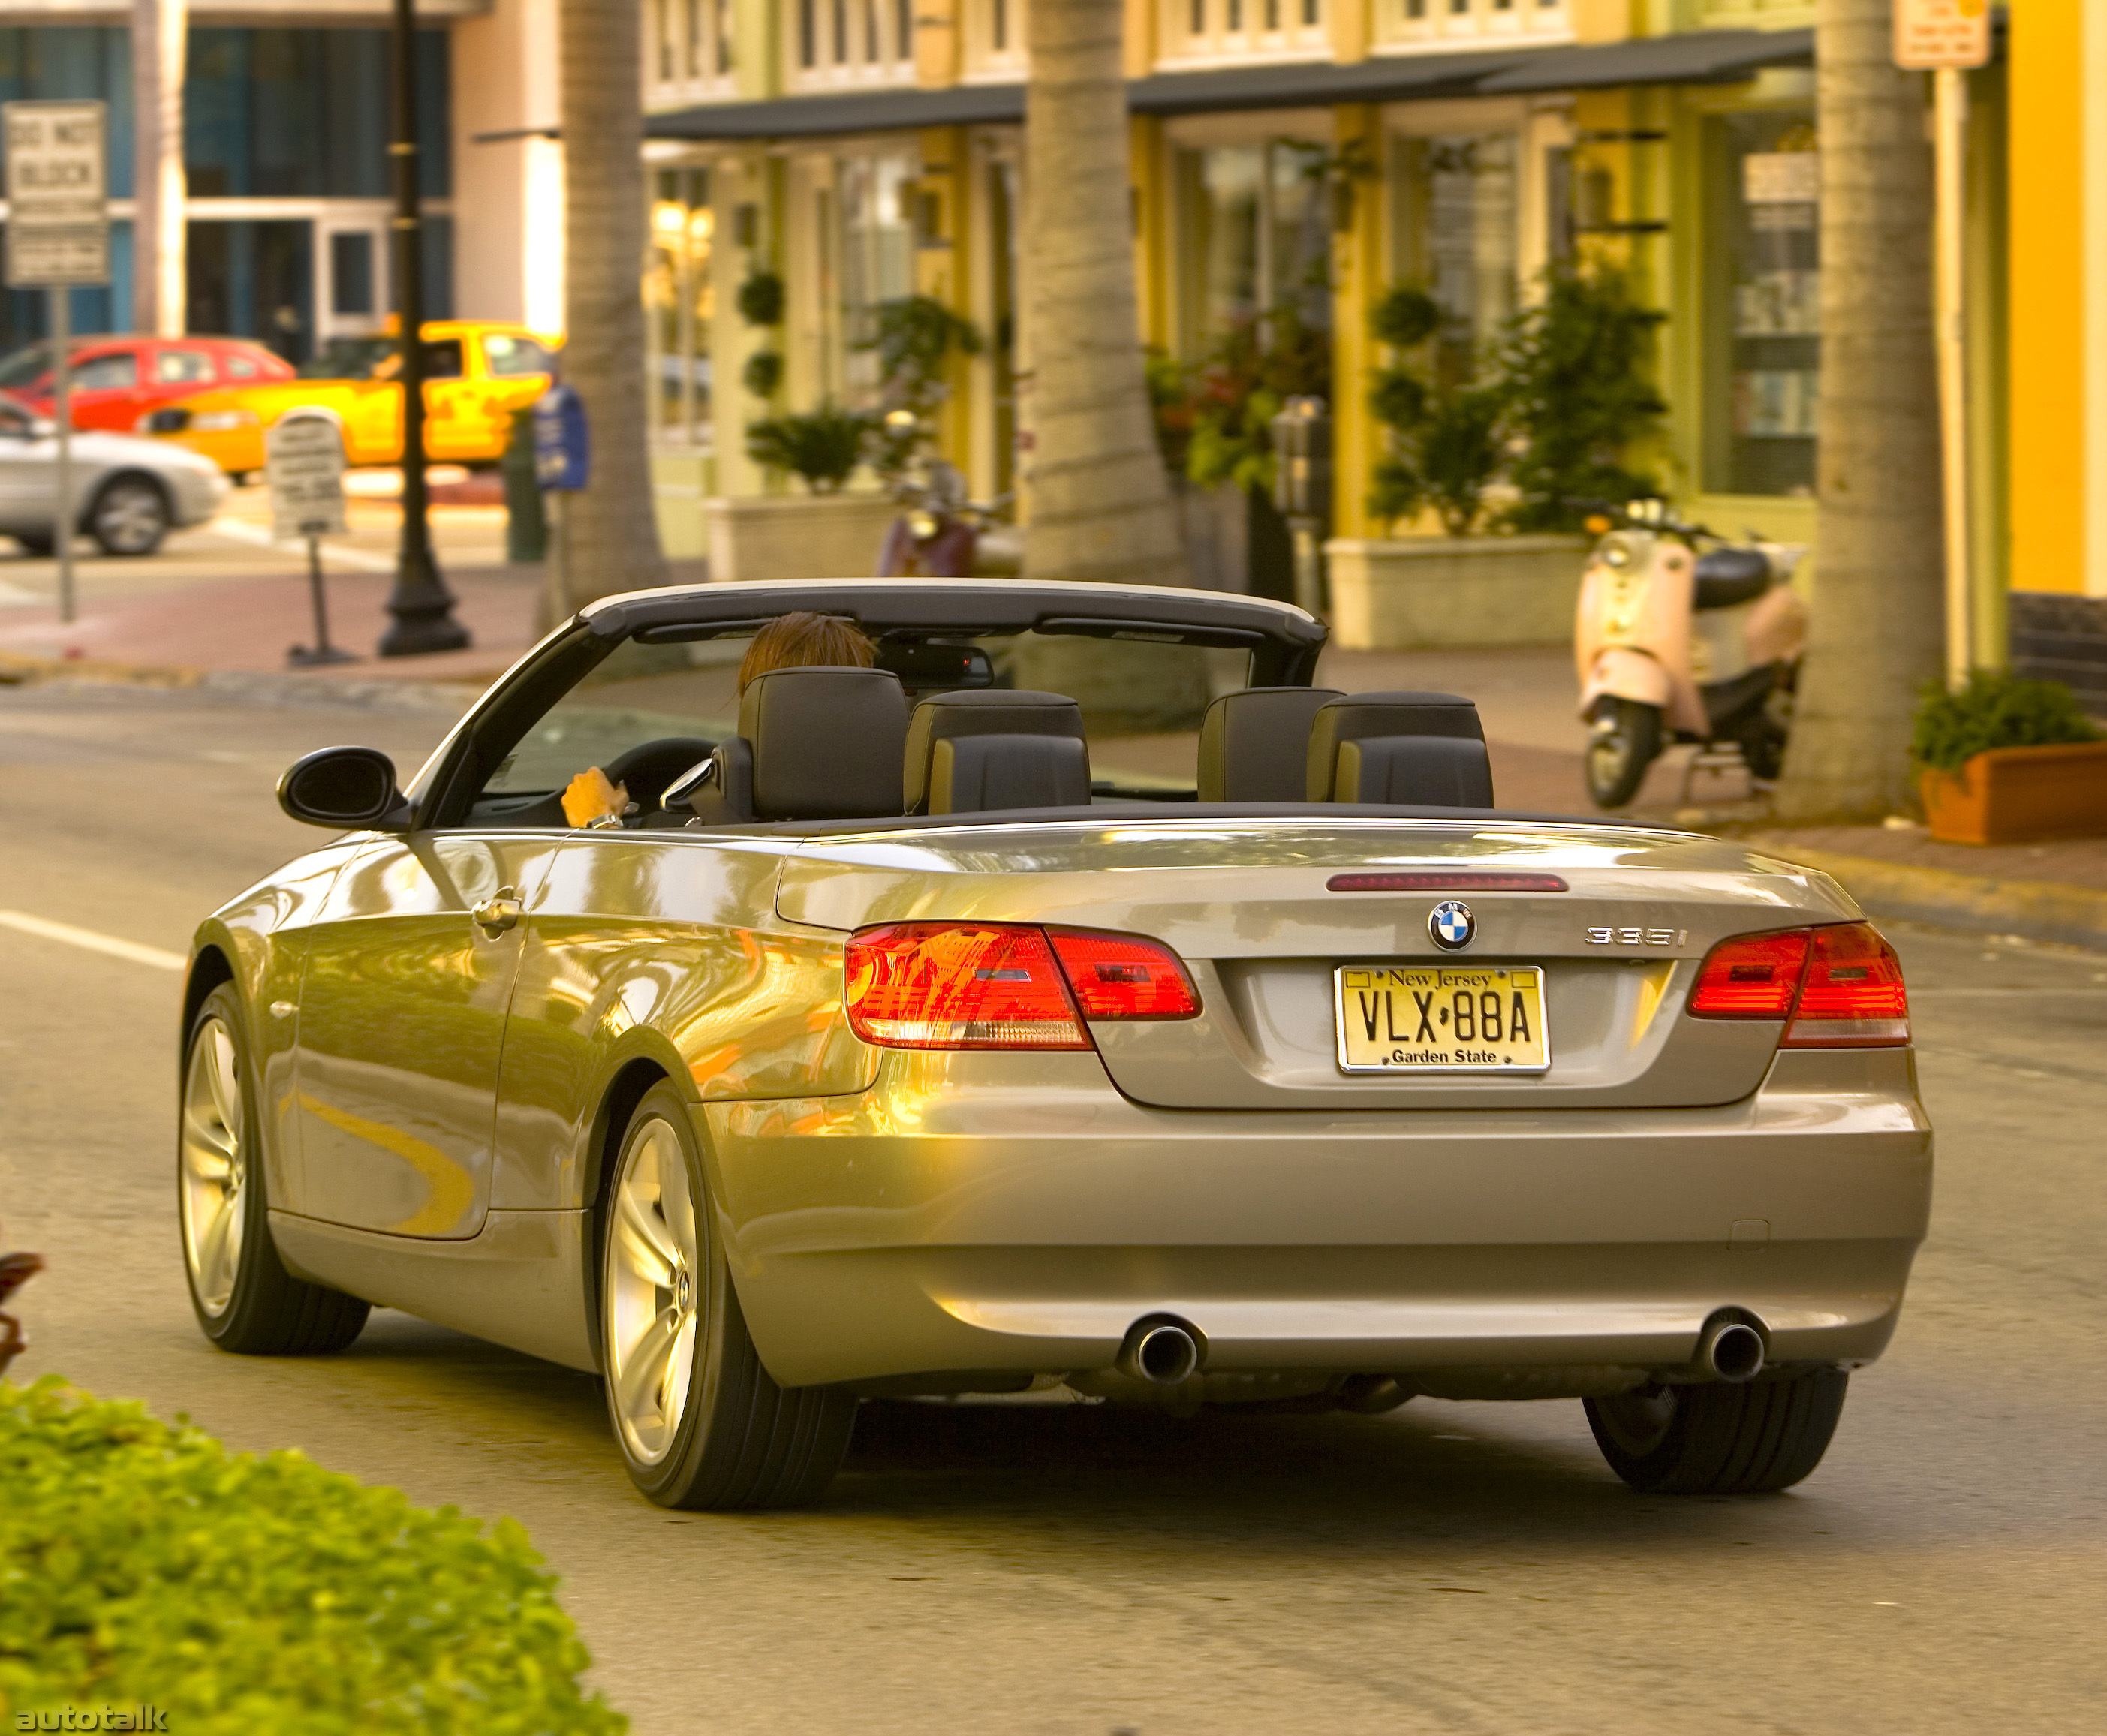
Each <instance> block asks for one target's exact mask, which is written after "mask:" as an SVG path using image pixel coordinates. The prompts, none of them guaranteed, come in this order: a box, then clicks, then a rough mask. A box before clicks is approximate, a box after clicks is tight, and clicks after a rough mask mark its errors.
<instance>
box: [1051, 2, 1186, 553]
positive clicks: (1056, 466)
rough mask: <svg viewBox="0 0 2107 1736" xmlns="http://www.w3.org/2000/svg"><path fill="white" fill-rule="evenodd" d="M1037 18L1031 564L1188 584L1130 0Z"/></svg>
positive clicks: (1068, 7) (1064, 5)
mask: <svg viewBox="0 0 2107 1736" xmlns="http://www.w3.org/2000/svg"><path fill="white" fill-rule="evenodd" d="M1027 16H1028V19H1029V36H1030V48H1031V82H1030V83H1029V85H1028V86H1027V96H1026V101H1025V120H1024V146H1025V156H1026V168H1027V174H1028V175H1029V177H1030V181H1029V186H1028V191H1027V196H1026V203H1025V212H1024V216H1025V223H1024V255H1025V258H1024V267H1025V282H1026V285H1027V294H1028V295H1029V297H1030V312H1029V330H1028V341H1029V343H1030V344H1031V363H1030V366H1031V375H1030V379H1029V382H1028V384H1027V393H1026V399H1025V407H1026V410H1027V421H1028V424H1029V425H1030V428H1031V442H1032V444H1031V453H1030V461H1029V464H1028V467H1027V471H1026V478H1025V479H1026V484H1027V487H1028V488H1029V489H1030V491H1031V533H1030V536H1028V538H1027V542H1026V554H1025V566H1026V571H1027V572H1028V573H1030V574H1031V576H1034V577H1037V578H1049V579H1098V580H1103V581H1107V582H1109V583H1121V582H1123V583H1126V584H1143V585H1184V584H1187V583H1189V582H1190V578H1189V575H1188V572H1187V570H1186V564H1185V551H1184V545H1183V544H1182V543H1181V542H1180V541H1179V534H1178V523H1177V518H1176V515H1175V509H1173V507H1172V505H1171V500H1170V484H1169V482H1168V481H1167V480H1166V478H1165V476H1164V473H1163V461H1162V460H1161V457H1160V456H1159V455H1158V454H1157V445H1156V433H1155V429H1154V426H1153V424H1152V422H1151V419H1150V412H1149V406H1148V388H1147V386H1146V384H1144V382H1143V374H1142V350H1141V340H1140V338H1139V325H1140V321H1139V313H1138V311H1137V309H1138V303H1137V299H1136V294H1135V289H1134V230H1133V221H1134V220H1133V214H1132V213H1133V204H1132V199H1133V195H1132V194H1131V192H1130V190H1129V186H1130V180H1129V174H1128V166H1127V114H1126V82H1125V77H1124V76H1123V72H1122V68H1121V55H1120V48H1121V33H1122V29H1123V28H1124V25H1125V9H1124V7H1123V6H1122V4H1121V0H1032V3H1031V7H1029V8H1027Z"/></svg>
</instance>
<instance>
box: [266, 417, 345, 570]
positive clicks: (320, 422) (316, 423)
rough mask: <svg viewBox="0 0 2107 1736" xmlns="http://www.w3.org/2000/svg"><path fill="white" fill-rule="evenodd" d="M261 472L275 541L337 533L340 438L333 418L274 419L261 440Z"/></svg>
mask: <svg viewBox="0 0 2107 1736" xmlns="http://www.w3.org/2000/svg"><path fill="white" fill-rule="evenodd" d="M263 473H264V476H265V477H266V478H267V480H268V481H269V482H270V485H271V519H272V536H275V537H276V538H277V539H278V540H279V541H281V542H290V541H292V540H293V539H294V537H297V536H331V535H336V534H340V533H341V532H343V530H344V433H343V430H342V429H340V428H339V427H338V426H337V424H336V422H335V419H333V418H331V417H329V416H324V415H313V414H312V413H310V414H308V415H301V414H300V413H299V411H297V410H296V411H294V413H293V414H292V415H288V416H284V417H281V418H280V419H279V420H278V421H277V422H276V423H274V424H272V428H271V431H270V433H268V434H267V435H266V436H265V437H264V441H263Z"/></svg>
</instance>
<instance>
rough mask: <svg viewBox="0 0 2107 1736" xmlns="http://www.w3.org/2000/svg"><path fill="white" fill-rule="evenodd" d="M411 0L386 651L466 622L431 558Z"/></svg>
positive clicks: (398, 77) (434, 645)
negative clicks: (396, 470) (393, 545)
mask: <svg viewBox="0 0 2107 1736" xmlns="http://www.w3.org/2000/svg"><path fill="white" fill-rule="evenodd" d="M416 11H417V8H416V0H395V28H394V31H393V39H392V41H391V43H390V44H389V50H390V52H389V82H390V83H391V84H392V85H393V90H394V127H393V132H394V137H393V139H392V140H391V141H390V142H389V146H388V155H389V162H390V166H391V168H393V172H394V177H395V222H394V230H395V310H396V318H397V320H398V321H399V322H400V324H401V326H402V367H401V368H400V370H398V378H399V379H401V381H402V547H401V550H400V551H399V553H398V555H397V558H396V564H395V589H394V591H393V594H391V595H390V596H389V599H388V612H389V614H391V615H393V617H395V620H394V622H393V625H392V626H390V627H389V629H388V630H387V631H386V632H385V633H384V634H383V635H381V636H380V654H381V656H383V657H415V656H417V655H418V654H420V653H424V652H429V651H459V650H460V649H461V648H464V647H465V645H466V644H468V629H467V628H466V627H465V626H462V625H461V624H460V622H459V621H456V620H455V619H454V597H453V593H452V592H451V591H450V590H447V585H446V581H445V580H444V579H443V578H441V577H440V576H439V569H438V563H437V562H435V561H434V559H433V558H432V527H431V524H430V523H429V512H428V509H429V505H430V499H429V495H428V494H427V492H426V491H425V346H424V325H425V231H424V223H423V219H422V218H421V216H420V210H419V203H418V195H419V188H418V184H417V182H418V173H417V170H418V161H417V16H416Z"/></svg>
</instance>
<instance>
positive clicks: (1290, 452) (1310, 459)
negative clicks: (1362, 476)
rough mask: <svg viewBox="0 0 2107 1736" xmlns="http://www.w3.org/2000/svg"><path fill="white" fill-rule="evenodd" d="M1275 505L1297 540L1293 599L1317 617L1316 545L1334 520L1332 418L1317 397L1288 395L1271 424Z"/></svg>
mask: <svg viewBox="0 0 2107 1736" xmlns="http://www.w3.org/2000/svg"><path fill="white" fill-rule="evenodd" d="M1269 433H1270V434H1271V437H1272V441H1273V504H1274V505H1275V506H1276V507H1278V509H1279V510H1280V515H1281V516H1282V517H1283V518H1285V519H1287V527H1288V529H1289V531H1290V532H1292V533H1293V536H1294V538H1295V600H1296V603H1299V604H1300V605H1301V607H1302V608H1305V609H1307V610H1309V611H1310V613H1312V614H1313V615H1314V614H1315V613H1316V612H1317V611H1318V609H1319V606H1320V605H1321V604H1322V603H1323V594H1324V581H1323V554H1322V551H1321V549H1320V546H1319V545H1320V543H1321V541H1322V539H1323V534H1324V529H1325V527H1326V525H1327V524H1328V523H1329V522H1330V520H1331V517H1332V415H1331V410H1330V406H1328V405H1327V404H1326V403H1325V401H1324V400H1323V399H1322V398H1320V397H1292V398H1290V399H1289V400H1288V401H1287V403H1286V404H1284V405H1283V406H1281V410H1280V413H1279V415H1276V416H1275V417H1274V419H1273V420H1272V422H1271V424H1269Z"/></svg>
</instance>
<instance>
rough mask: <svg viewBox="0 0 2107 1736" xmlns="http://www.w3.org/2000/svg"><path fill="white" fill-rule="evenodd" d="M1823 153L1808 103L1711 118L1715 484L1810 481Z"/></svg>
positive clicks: (1792, 491)
mask: <svg viewBox="0 0 2107 1736" xmlns="http://www.w3.org/2000/svg"><path fill="white" fill-rule="evenodd" d="M1820 160H1821V159H1820V158H1819V157H1818V156H1817V155H1816V152H1815V149H1814V127H1813V117H1812V115H1810V114H1808V113H1807V112H1805V111H1804V110H1800V111H1796V112H1795V111H1774V112H1770V113H1765V114H1727V115H1720V116H1718V117H1715V118H1714V119H1711V120H1709V121H1708V122H1707V123H1706V131H1705V176H1706V182H1707V195H1708V197H1707V200H1706V217H1707V219H1708V222H1709V234H1708V236H1707V237H1706V240H1705V273H1706V280H1705V309H1704V313H1705V318H1704V325H1703V330H1704V332H1705V370H1704V381H1705V386H1704V391H1705V465H1704V482H1705V487H1706V488H1707V489H1708V490H1710V491H1713V492H1714V493H1718V494H1750V495H1803V496H1804V495H1811V494H1813V491H1814V427H1815V410H1816V406H1817V401H1818V398H1819V396H1820V388H1821V381H1822V371H1821V370H1822V339H1821V330H1822V326H1821V316H1820V304H1821V280H1822V274H1821V258H1820V253H1819V245H1820V239H1821V230H1820V207H1819V205H1818V204H1817V196H1818V191H1819V178H1820V171H1819V168H1818V165H1819V163H1820Z"/></svg>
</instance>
